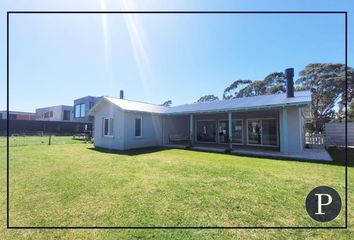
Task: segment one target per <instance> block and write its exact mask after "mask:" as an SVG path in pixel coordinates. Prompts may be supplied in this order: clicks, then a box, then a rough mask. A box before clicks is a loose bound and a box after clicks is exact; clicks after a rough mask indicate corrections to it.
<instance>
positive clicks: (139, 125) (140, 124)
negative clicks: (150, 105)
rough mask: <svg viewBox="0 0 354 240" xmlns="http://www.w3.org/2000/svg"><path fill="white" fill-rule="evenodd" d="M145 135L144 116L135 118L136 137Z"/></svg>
mask: <svg viewBox="0 0 354 240" xmlns="http://www.w3.org/2000/svg"><path fill="white" fill-rule="evenodd" d="M142 135H143V121H142V118H136V119H135V137H141V136H142Z"/></svg>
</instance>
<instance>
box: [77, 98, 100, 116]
mask: <svg viewBox="0 0 354 240" xmlns="http://www.w3.org/2000/svg"><path fill="white" fill-rule="evenodd" d="M101 98H102V97H93V96H87V97H83V98H78V99H75V100H74V107H73V111H74V112H73V120H74V121H78V122H92V121H93V117H92V116H88V112H89V111H90V109H91V108H92V107H93V106H94V105H95V104H96V103H97V102H98V101H99V100H100V99H101ZM80 104H84V105H85V116H84V117H76V116H75V106H77V105H80Z"/></svg>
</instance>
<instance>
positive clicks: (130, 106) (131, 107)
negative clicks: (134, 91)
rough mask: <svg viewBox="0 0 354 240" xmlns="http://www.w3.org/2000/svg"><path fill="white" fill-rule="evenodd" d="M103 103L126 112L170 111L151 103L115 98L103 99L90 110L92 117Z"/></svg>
mask: <svg viewBox="0 0 354 240" xmlns="http://www.w3.org/2000/svg"><path fill="white" fill-rule="evenodd" d="M103 101H108V102H110V103H112V104H114V105H116V106H117V107H119V108H120V109H122V110H126V111H135V112H148V113H164V112H166V110H167V109H168V107H164V106H160V105H156V104H151V103H143V102H136V101H131V100H126V99H120V98H114V97H103V98H101V99H100V101H98V102H97V103H96V104H95V106H94V107H93V108H92V109H91V110H90V112H89V114H90V115H92V114H93V113H94V111H95V109H96V108H97V106H99V105H100V104H101V103H102V102H103Z"/></svg>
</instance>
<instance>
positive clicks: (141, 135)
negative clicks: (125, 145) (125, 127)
mask: <svg viewBox="0 0 354 240" xmlns="http://www.w3.org/2000/svg"><path fill="white" fill-rule="evenodd" d="M137 119H140V135H138V136H137V135H136V120H137ZM134 137H136V138H141V137H143V117H135V118H134Z"/></svg>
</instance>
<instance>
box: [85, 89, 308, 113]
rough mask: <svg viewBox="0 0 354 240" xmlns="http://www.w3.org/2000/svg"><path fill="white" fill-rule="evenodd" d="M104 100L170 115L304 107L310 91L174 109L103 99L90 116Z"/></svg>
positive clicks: (109, 98) (138, 109) (120, 105)
mask: <svg viewBox="0 0 354 240" xmlns="http://www.w3.org/2000/svg"><path fill="white" fill-rule="evenodd" d="M104 100H106V101H109V102H111V103H113V104H114V105H116V106H118V107H119V108H121V109H123V110H127V111H137V112H149V113H159V114H171V115H172V114H187V113H188V114H190V113H207V112H209V113H210V112H225V111H242V110H256V109H269V108H278V107H285V106H306V105H309V104H310V103H311V93H310V91H298V92H295V96H294V97H292V98H287V97H286V93H279V94H273V95H262V96H254V97H244V98H235V99H230V100H220V101H212V102H204V103H192V104H184V105H179V106H174V107H164V106H160V105H155V104H150V103H143V102H136V101H131V100H125V99H119V98H113V97H104V98H102V99H101V100H100V101H99V102H98V103H97V104H96V105H95V106H94V107H93V108H92V109H91V111H90V114H92V113H93V112H94V109H95V108H96V107H97V106H98V105H99V104H100V103H101V102H102V101H104Z"/></svg>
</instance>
